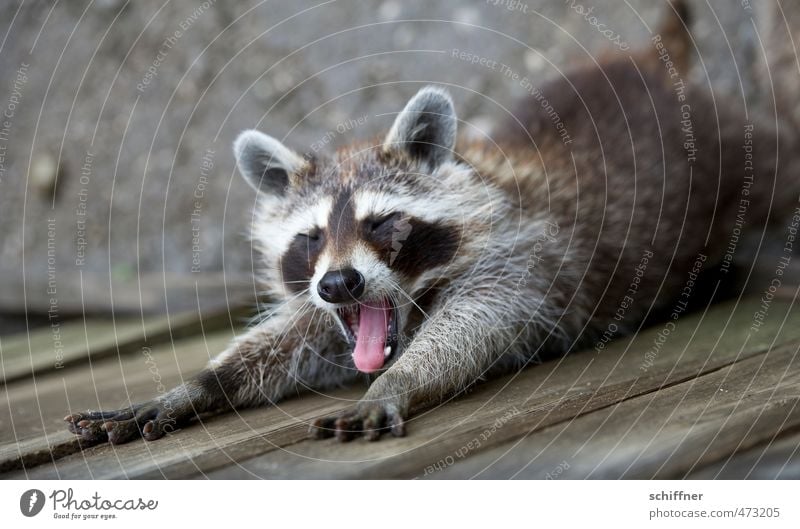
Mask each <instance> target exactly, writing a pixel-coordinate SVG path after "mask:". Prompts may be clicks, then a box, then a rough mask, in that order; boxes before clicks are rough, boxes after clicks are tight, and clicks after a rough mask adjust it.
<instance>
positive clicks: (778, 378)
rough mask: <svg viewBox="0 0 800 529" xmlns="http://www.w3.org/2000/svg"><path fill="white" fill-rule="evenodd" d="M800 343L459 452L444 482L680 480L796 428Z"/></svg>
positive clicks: (799, 415)
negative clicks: (470, 453)
mask: <svg viewBox="0 0 800 529" xmlns="http://www.w3.org/2000/svg"><path fill="white" fill-rule="evenodd" d="M798 387H800V344H797V343H791V344H787V345H784V346H781V347H779V348H777V349H775V350H773V351H770V352H769V353H765V354H762V355H758V356H756V357H751V358H748V359H746V360H742V361H740V362H736V363H734V364H732V365H730V366H727V367H724V368H721V369H719V370H716V371H713V372H711V373H708V374H706V375H704V376H702V377H700V378H698V379H694V380H688V381H686V382H683V383H681V384H677V385H674V386H671V387H669V388H665V389H662V390H661V391H657V392H653V393H651V394H649V395H643V396H641V397H638V398H635V399H631V400H627V401H625V402H622V403H620V404H618V405H615V406H611V407H608V408H605V409H602V410H599V411H596V412H594V413H590V414H588V415H584V416H582V417H578V418H576V419H574V420H571V421H565V422H563V423H561V424H558V425H555V426H552V427H550V428H547V429H545V430H543V431H540V432H535V433H532V434H530V435H528V436H526V437H524V438H523V439H521V440H519V441H515V442H512V443H506V444H504V445H502V446H498V447H494V448H492V449H491V450H488V451H484V452H483V453H481V454H478V455H476V456H475V457H473V458H470V459H464V460H460V461H458V462H456V463H455V464H453V465H451V466H449V467H447V468H444V469H443V471H442V472H438V473H434V474H432V475H431V476H430V477H433V478H443V479H461V478H474V477H478V478H490V479H509V478H519V479H536V478H539V479H542V478H545V479H546V478H547V477H551V478H554V477H561V478H570V479H571V478H597V479H617V478H634V479H651V478H682V477H684V476H685V475H686V474H688V473H690V472H692V470H693V469H695V468H698V467H700V466H702V465H704V464H708V463H710V462H713V461H717V460H719V459H721V458H724V457H727V456H728V454H731V453H733V452H735V451H737V450H744V449H747V448H749V447H752V446H755V445H757V444H759V443H762V442H764V441H765V440H768V439H770V438H772V437H773V436H774V435H776V434H778V433H780V432H781V431H783V430H787V429H790V428H796V427H798V426H800V395H798V393H797V388H798Z"/></svg>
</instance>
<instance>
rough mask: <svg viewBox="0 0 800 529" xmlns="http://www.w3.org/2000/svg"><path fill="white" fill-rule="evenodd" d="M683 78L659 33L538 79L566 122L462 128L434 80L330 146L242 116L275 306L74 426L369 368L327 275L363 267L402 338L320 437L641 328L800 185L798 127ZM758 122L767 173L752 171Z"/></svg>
mask: <svg viewBox="0 0 800 529" xmlns="http://www.w3.org/2000/svg"><path fill="white" fill-rule="evenodd" d="M681 27H682V26H681ZM680 33H681V32H680V31H678V30H677V29H676V22H675V20H671V22H670V23H668V24H667V26H666V27H665V30H664V42H665V44H666V45H667V46H668V49H669V50H671V51H672V52H673V54H674V57H675V63H676V64H677V65H679V66H680V65H682V64H683V63H684V62H685V60H686V58H685V56H684V55H685V54H686V49H687V45H686V43H685V41H684V40H682V39H683V38H684V36H682V35H681V34H680ZM675 82H676V79H675V78H674V77H670V75H669V73H668V71H667V70H666V69H665V68H664V64H663V63H662V62H661V61H659V60H658V58H657V57H656V56H654V55H653V54H652V53H646V54H642V55H638V56H627V55H626V56H621V57H611V58H608V59H607V60H605V61H604V62H603V63H601V64H600V65H595V64H593V65H588V66H583V67H580V68H577V69H575V70H574V71H573V72H572V73H571V74H568V75H567V76H566V77H565V78H562V79H558V80H555V81H552V82H550V83H548V84H546V85H544V86H543V87H542V89H541V93H542V95H543V97H544V99H546V100H547V101H549V104H550V105H551V106H552V108H553V109H555V111H556V112H557V114H558V118H559V121H560V122H561V124H562V125H561V126H559V127H556V126H554V120H553V114H552V112H550V111H549V110H548V109H547V108H545V107H544V106H543V105H541V104H539V103H538V102H537V101H534V100H532V99H531V100H528V101H525V102H523V104H522V106H521V107H520V109H519V111H518V112H517V113H516V114H515V115H514V116H510V117H508V118H507V122H506V123H503V124H502V126H501V127H499V129H500V130H502V133H501V134H498V135H496V136H494V137H492V138H486V139H485V140H480V141H479V140H475V139H471V140H469V141H464V142H461V143H459V144H455V143H454V142H455V128H456V120H455V114H454V113H453V112H452V103H451V102H450V99H449V97H448V96H446V95H445V94H444V93H443V92H441V91H440V90H437V89H425V90H423V91H421V92H420V94H418V95H417V96H416V97H415V98H414V99H412V101H411V102H410V103H409V105H408V106H407V107H406V109H405V110H404V111H403V112H401V113H400V114H399V115H398V118H397V121H396V122H395V125H394V127H393V128H392V130H391V131H389V133H388V135H387V136H386V137H385V138H377V139H374V140H372V141H365V142H362V143H358V144H353V145H348V146H345V147H342V148H340V149H339V150H337V151H336V152H335V153H333V154H332V155H330V156H329V157H318V158H312V157H301V156H299V155H296V154H294V153H293V152H291V151H290V150H289V149H287V148H286V147H284V146H282V145H281V144H280V143H279V142H277V140H274V139H272V138H269V137H267V136H264V135H261V134H260V133H256V132H249V133H245V134H243V135H242V136H241V137H240V139H239V140H237V144H236V147H235V148H236V152H237V157H238V159H239V165H240V167H241V168H242V172H243V173H244V174H245V176H246V177H248V179H249V181H250V183H251V185H253V187H254V188H256V189H257V190H258V192H259V204H258V208H257V210H256V213H255V217H254V219H255V220H254V223H253V232H252V240H253V244H254V248H255V250H256V255H257V256H258V257H257V261H256V264H255V268H256V270H257V275H258V279H259V281H260V282H261V284H263V286H264V288H265V290H266V291H267V292H268V293H269V297H270V298H271V299H273V300H275V304H274V306H272V307H271V308H270V310H269V311H268V314H266V315H265V316H264V317H263V318H261V319H260V320H259V322H258V323H256V324H255V325H254V326H253V327H252V328H251V329H250V330H248V331H247V332H246V333H245V334H244V335H243V336H242V337H240V338H238V339H237V340H235V341H234V342H233V343H232V344H231V345H230V347H229V348H228V349H227V350H226V351H224V352H223V353H222V354H220V355H219V356H218V357H217V358H216V359H214V360H213V361H212V362H211V363H210V364H209V366H208V368H207V369H206V370H205V371H204V372H203V373H201V374H200V375H199V376H198V377H196V378H195V379H193V380H191V381H189V382H187V383H186V384H184V385H182V386H180V387H178V388H176V389H175V390H173V391H172V392H170V393H169V394H167V395H166V396H164V397H162V398H160V399H159V400H158V401H153V402H150V403H145V404H143V405H139V406H134V407H133V408H131V409H130V410H118V411H114V412H89V413H87V414H75V415H72V416H69V417H68V418H67V419H68V421H69V423H70V427H71V428H72V429H73V430H74V431H76V432H77V433H79V434H81V435H83V436H84V437H85V438H89V439H101V440H102V439H105V438H108V439H109V440H111V441H112V442H124V441H127V440H129V439H131V438H134V437H136V436H138V435H139V433H140V432H141V435H143V436H144V437H145V438H146V439H155V438H158V437H160V436H161V435H163V434H164V433H165V432H166V431H168V430H169V428H171V427H173V426H177V425H180V424H182V423H184V422H186V421H188V420H190V419H191V418H193V417H195V416H196V415H197V414H198V413H205V412H210V411H214V410H219V409H230V408H236V407H244V406H256V405H263V404H272V403H275V402H276V401H278V400H280V399H283V398H285V397H287V396H290V395H294V394H296V393H298V392H300V391H303V390H305V389H309V388H314V389H321V388H327V387H332V386H338V385H343V384H347V383H350V382H353V381H354V380H358V379H365V378H366V377H365V375H363V374H361V373H360V372H359V369H357V368H356V367H357V366H356V365H354V360H353V358H354V357H353V356H352V354H353V353H352V351H353V346H352V344H351V343H348V340H347V339H346V333H343V332H341V331H342V329H340V327H341V323H340V321H339V320H337V317H338V316H337V314H339V313H338V312H337V311H339V310H340V309H341V308H342V305H347V304H346V303H330V302H328V301H326V300H325V299H323V297H322V296H323V293H322V291H321V290H320V288H319V286H320V284H321V282H323V280H324V278H325V276H326V274H328V273H329V272H331V271H336V270H340V269H345V268H353V269H356V270H358V271H359V272H360V274H361V275H362V276H363V277H364V278H366V287H365V294H364V295H363V296H364V297H363V298H361V299H359V303H361V304H362V306H363V304H368V303H371V302H374V301H376V300H384V299H385V300H389V301H390V302H391V306H393V307H395V308H396V312H395V314H396V316H395V318H396V320H397V322H398V329H397V340H398V344H397V346H396V347H394V348H392V352H393V354H392V355H391V356H390V357H388V356H387V360H386V363H385V364H384V365H382V367H381V369H379V370H377V371H376V373H375V374H373V375H371V377H372V380H371V384H370V386H369V389H368V390H367V392H366V394H365V396H364V398H363V399H362V401H361V402H360V403H359V404H358V405H357V406H355V407H354V408H353V409H350V410H347V411H345V412H342V413H341V414H337V415H336V416H333V417H327V418H322V419H319V420H318V421H316V422H315V423H314V425H313V430H314V432H315V433H316V434H317V435H319V436H322V437H324V436H327V435H336V436H337V437H339V438H340V439H342V440H346V439H349V438H350V437H351V436H353V435H356V434H359V433H363V434H365V435H366V436H367V437H368V438H370V439H376V438H378V437H379V436H380V433H381V432H383V431H391V432H393V433H394V434H396V435H402V434H403V433H404V421H405V419H407V418H408V417H409V415H410V413H411V412H412V410H414V409H415V408H418V407H420V406H425V405H430V404H431V403H435V402H438V401H440V400H441V399H443V398H445V397H447V396H449V395H453V394H456V393H458V392H459V391H461V390H464V389H465V388H467V387H468V386H470V385H471V384H473V383H475V382H476V381H478V380H481V379H483V378H486V377H487V376H490V375H492V374H494V373H496V372H502V371H506V370H508V369H511V368H517V367H520V366H523V365H525V364H527V363H530V362H531V361H535V360H536V359H538V358H539V357H540V356H542V355H553V354H555V355H560V354H565V353H567V352H569V351H571V350H573V349H576V348H580V347H591V345H592V344H593V343H597V340H598V339H599V338H600V337H601V336H603V335H604V333H607V332H608V331H609V330H612V331H613V332H612V334H615V335H616V334H620V333H625V332H632V331H634V330H636V329H637V328H638V327H639V326H640V325H641V324H642V322H643V321H645V319H646V318H647V317H648V316H650V315H651V314H653V313H654V312H657V311H659V310H663V309H669V307H670V306H671V305H672V304H674V303H675V302H676V300H677V299H678V297H679V295H680V294H681V292H682V289H683V288H684V287H685V286H686V284H687V279H688V277H689V274H691V273H693V272H695V271H696V269H697V266H698V263H699V264H701V265H702V268H703V270H708V269H711V268H713V267H715V266H719V265H720V264H721V263H725V259H726V251H727V250H728V249H729V241H730V239H731V236H732V233H733V232H734V227H735V225H736V222H737V215H742V211H741V207H742V198H743V197H744V198H745V200H746V201H747V207H746V212H745V213H744V215H745V216H746V226H747V228H748V229H749V230H750V231H752V232H754V233H756V234H759V233H760V232H763V231H764V230H765V229H766V228H767V226H768V224H769V223H770V222H773V221H775V220H780V219H781V218H782V216H783V215H785V214H787V213H791V211H792V210H793V208H794V207H796V205H797V200H798V183H797V180H798V178H797V176H796V175H797V164H798V161H797V159H796V158H793V157H792V156H789V153H792V149H791V146H792V145H793V143H794V142H795V141H796V134H795V131H794V130H793V129H792V128H788V127H787V128H784V129H781V130H780V131H779V130H778V127H779V126H781V125H780V124H778V122H776V121H774V120H769V119H765V118H763V117H761V116H757V115H754V114H753V113H751V115H750V116H749V117H747V118H745V117H744V115H743V113H740V112H738V111H737V106H736V105H735V104H727V103H723V102H721V101H718V100H715V99H713V95H712V94H710V93H708V92H707V91H705V90H704V89H702V87H691V86H688V84H687V86H686V87H685V90H684V91H681V94H682V96H683V97H679V96H678V92H676V89H675ZM687 105H688V108H689V110H688V113H689V117H688V119H689V120H690V123H691V134H692V142H691V143H692V145H691V147H692V148H693V149H687V147H686V145H685V144H686V143H687V131H686V128H687V127H686V123H685V121H684V119H683V116H684V115H685V113H686V109H687ZM751 125H752V127H753V131H754V134H753V135H752V141H753V150H754V151H755V152H756V153H758V154H757V156H754V157H753V159H752V164H753V165H752V169H751V172H752V174H754V175H755V176H756V178H755V179H754V180H753V181H752V182H751V183H749V184H747V185H746V186H744V184H743V181H744V176H745V174H746V172H745V171H744V169H743V168H744V166H745V163H744V161H745V158H744V155H743V151H742V145H743V144H744V143H745V141H746V136H745V132H746V127H748V126H751ZM565 131H566V132H565ZM779 132H780V133H779ZM566 137H568V138H569V141H565V138H566ZM777 141H780V142H781V145H780V146H777V145H776V142H777ZM777 147H780V152H781V153H786V156H783V157H782V158H780V164H781V165H780V167H778V166H777V163H778V162H777V161H776V156H775V152H776V148H777ZM743 187H746V188H747V193H746V194H745V195H743V193H742V189H743ZM776 189H777V190H778V192H776ZM634 285H635V288H633V287H634ZM361 310H363V309H361ZM362 339H363V337H362ZM387 343H389V342H388V339H387Z"/></svg>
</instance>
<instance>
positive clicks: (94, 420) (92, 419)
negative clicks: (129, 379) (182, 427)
mask: <svg viewBox="0 0 800 529" xmlns="http://www.w3.org/2000/svg"><path fill="white" fill-rule="evenodd" d="M64 421H66V422H67V428H68V429H69V431H71V432H72V433H74V434H77V435H79V436H81V438H82V439H83V440H84V441H87V442H90V443H98V442H103V441H106V440H107V441H108V442H110V443H111V444H122V443H127V442H128V441H132V440H134V439H139V438H144V439H146V440H147V441H154V440H156V439H159V438H160V437H163V436H164V434H166V433H169V432H171V431H173V430H174V429H175V426H176V425H177V421H176V418H175V417H174V416H173V413H172V410H170V409H168V408H167V407H165V406H164V405H163V404H162V403H160V402H158V401H150V402H146V403H144V404H138V405H135V406H133V407H131V408H128V409H123V410H115V411H87V412H82V413H73V414H71V415H67V416H66V417H64Z"/></svg>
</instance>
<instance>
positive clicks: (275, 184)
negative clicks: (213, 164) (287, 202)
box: [233, 130, 305, 195]
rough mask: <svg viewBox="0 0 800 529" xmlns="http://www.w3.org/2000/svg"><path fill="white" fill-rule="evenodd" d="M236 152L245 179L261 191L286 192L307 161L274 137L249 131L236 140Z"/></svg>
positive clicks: (234, 147) (237, 162)
mask: <svg viewBox="0 0 800 529" xmlns="http://www.w3.org/2000/svg"><path fill="white" fill-rule="evenodd" d="M233 153H234V155H235V156H236V164H237V165H238V166H239V171H241V173H242V176H244V179H245V180H247V183H248V184H250V186H251V187H253V189H255V190H256V191H259V192H261V193H271V194H276V195H280V194H283V193H284V192H285V191H286V188H287V187H288V186H289V183H290V181H291V175H293V174H296V173H297V172H298V171H300V169H302V167H303V165H304V164H305V161H304V160H303V158H301V157H300V156H299V155H297V154H295V153H294V152H293V151H292V150H291V149H289V148H288V147H286V146H285V145H284V144H282V143H281V142H280V141H278V140H276V139H275V138H273V137H272V136H267V135H266V134H264V133H261V132H259V131H257V130H246V131H244V132H242V133H241V134H239V137H238V138H236V141H235V142H233Z"/></svg>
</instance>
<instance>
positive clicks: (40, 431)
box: [0, 331, 234, 470]
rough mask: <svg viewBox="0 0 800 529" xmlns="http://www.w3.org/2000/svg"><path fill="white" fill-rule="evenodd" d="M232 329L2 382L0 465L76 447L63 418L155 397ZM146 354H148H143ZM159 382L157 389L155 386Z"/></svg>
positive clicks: (9, 465) (8, 465)
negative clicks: (68, 415) (83, 411)
mask: <svg viewBox="0 0 800 529" xmlns="http://www.w3.org/2000/svg"><path fill="white" fill-rule="evenodd" d="M233 335H234V332H233V331H220V332H217V333H214V334H206V335H200V336H197V337H195V338H193V339H187V340H182V341H179V342H176V343H174V344H171V343H163V344H161V345H159V346H153V347H152V348H150V347H149V346H143V347H141V348H140V350H139V354H130V355H125V356H119V357H115V358H106V359H104V360H99V361H93V362H92V364H91V365H87V366H86V367H82V368H73V369H70V368H67V369H63V370H59V371H51V372H49V373H46V374H44V375H40V376H37V377H35V378H33V379H23V380H18V381H16V382H11V383H9V384H7V385H6V386H5V387H4V388H3V390H2V391H0V442H2V443H3V445H2V446H0V469H5V470H8V469H10V468H15V467H19V466H21V464H22V461H23V460H25V463H26V465H28V466H30V465H33V464H38V463H40V462H44V461H49V460H50V459H51V457H50V456H49V455H48V453H47V451H48V449H52V450H53V451H54V452H55V455H54V457H61V456H63V455H65V454H68V453H72V452H75V451H76V450H77V449H78V445H77V444H76V440H75V436H74V435H73V434H71V433H69V432H67V431H66V428H65V425H64V422H63V417H64V416H65V415H67V414H68V413H71V412H74V411H82V410H86V409H119V408H121V407H124V406H125V405H126V404H127V403H129V402H137V401H141V400H145V399H149V398H152V397H154V396H156V395H158V392H159V391H160V390H162V389H163V388H166V389H169V388H170V387H172V386H174V385H176V384H178V383H179V382H180V381H181V380H182V379H183V378H185V377H187V376H191V375H193V374H194V373H196V372H197V371H198V370H199V369H201V368H202V366H203V365H205V363H206V362H207V361H208V359H209V357H211V356H213V355H215V354H216V353H218V352H219V351H220V350H222V348H223V347H225V345H226V344H227V342H228V341H229V340H230V339H231V338H232V337H233ZM147 355H150V357H148V356H147ZM159 384H161V386H163V388H162V387H161V386H159Z"/></svg>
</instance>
